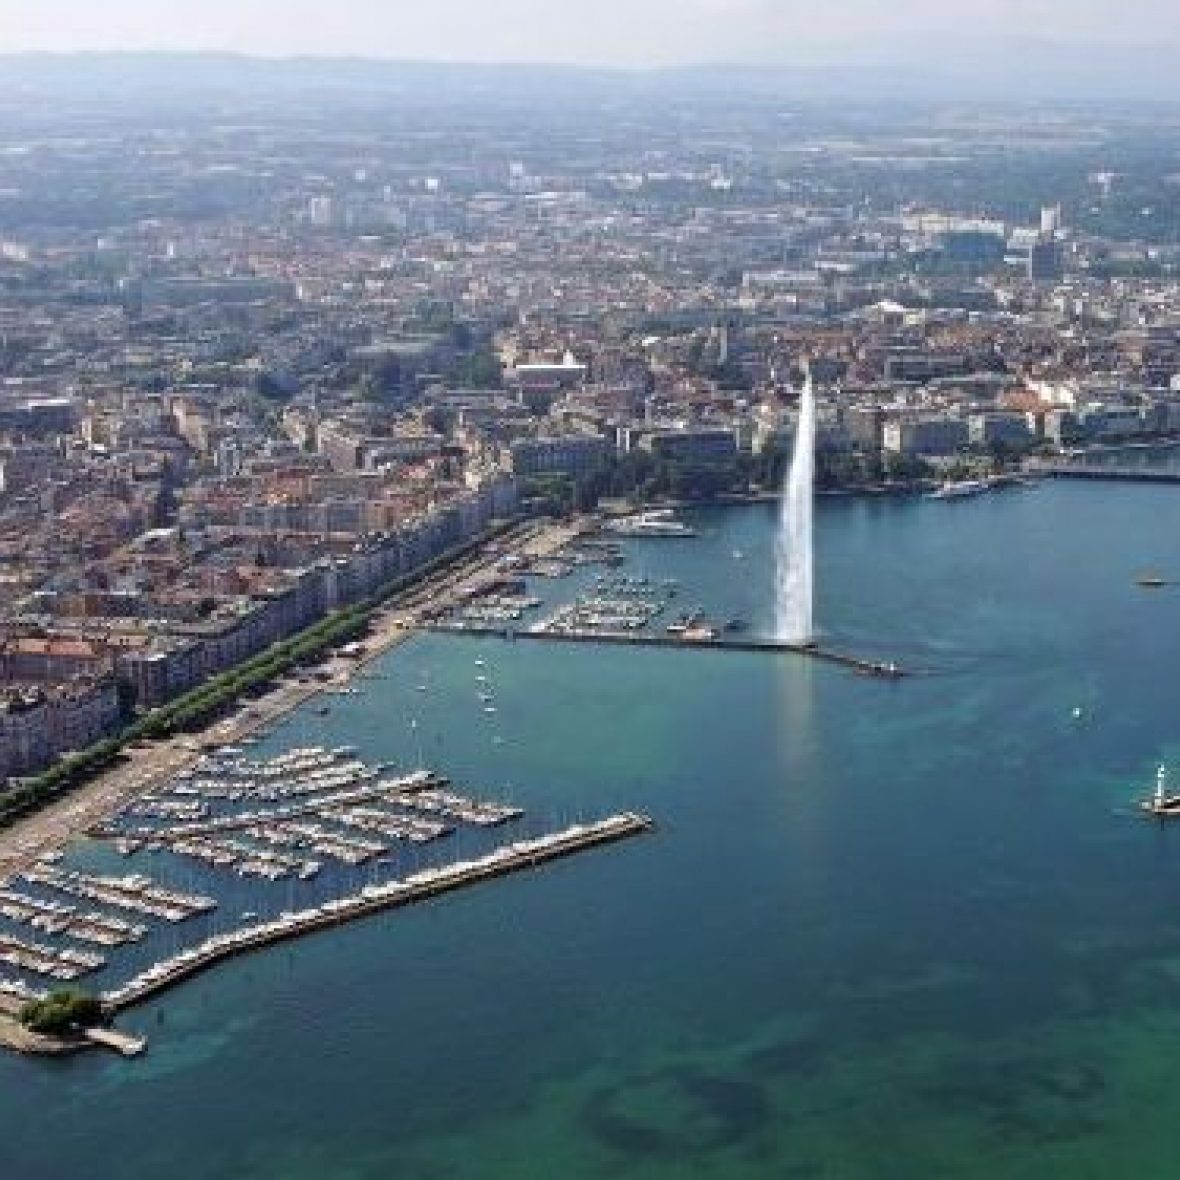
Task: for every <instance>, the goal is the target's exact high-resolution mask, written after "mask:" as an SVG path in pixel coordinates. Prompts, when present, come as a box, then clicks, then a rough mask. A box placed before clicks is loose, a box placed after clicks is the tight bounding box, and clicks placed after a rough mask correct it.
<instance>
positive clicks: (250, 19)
mask: <svg viewBox="0 0 1180 1180" xmlns="http://www.w3.org/2000/svg"><path fill="white" fill-rule="evenodd" d="M1012 39H1021V40H1026V39H1032V40H1044V41H1052V42H1061V43H1063V44H1066V45H1071V44H1090V45H1092V44H1095V43H1099V44H1102V43H1112V42H1114V43H1118V44H1120V45H1123V46H1126V45H1135V44H1143V45H1150V46H1152V47H1154V48H1155V49H1156V50H1157V51H1158V50H1160V49H1161V48H1171V49H1178V50H1180V0H0V52H24V51H28V50H56V51H72V50H145V49H167V50H236V51H240V52H243V53H252V54H262V55H268V56H287V55H296V54H316V55H332V56H335V55H361V56H366V57H378V58H409V59H423V60H434V61H480V62H487V61H491V62H517V61H525V62H553V63H569V64H577V65H607V66H623V67H628V68H643V67H659V66H669V65H684V64H693V63H705V62H710V63H712V62H725V63H754V64H760V65H770V64H783V63H786V62H789V61H790V60H791V59H792V58H793V57H797V56H800V55H807V56H808V57H809V58H812V59H818V60H820V61H823V60H825V59H827V60H836V59H838V58H840V57H841V56H842V55H845V54H849V53H853V54H856V55H868V56H873V55H875V54H880V53H886V52H888V51H889V50H890V49H892V48H894V47H896V48H897V49H898V50H903V51H904V50H912V49H913V48H914V47H915V46H919V47H920V46H924V45H930V46H937V45H946V44H948V43H949V44H951V45H954V46H958V47H959V48H960V49H961V50H962V51H964V52H969V51H970V46H971V44H972V42H973V41H975V40H980V41H990V42H994V41H1005V40H1012Z"/></svg>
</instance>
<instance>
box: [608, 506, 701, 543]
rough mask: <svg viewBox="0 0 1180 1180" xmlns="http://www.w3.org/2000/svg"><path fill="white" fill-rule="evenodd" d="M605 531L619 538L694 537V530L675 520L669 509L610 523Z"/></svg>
mask: <svg viewBox="0 0 1180 1180" xmlns="http://www.w3.org/2000/svg"><path fill="white" fill-rule="evenodd" d="M606 527H607V529H608V530H609V531H610V532H612V533H616V534H618V535H619V536H621V537H695V536H696V535H697V534H696V529H694V528H691V527H690V526H689V525H686V524H685V523H684V522H683V521H681V520H677V519H676V517H675V516H674V515H673V514H672V512H671V510H670V509H667V508H657V509H652V510H651V511H648V512H640V513H637V514H636V515H634V516H624V517H622V518H620V519H619V520H614V521H611V523H610V524H608V525H607V526H606Z"/></svg>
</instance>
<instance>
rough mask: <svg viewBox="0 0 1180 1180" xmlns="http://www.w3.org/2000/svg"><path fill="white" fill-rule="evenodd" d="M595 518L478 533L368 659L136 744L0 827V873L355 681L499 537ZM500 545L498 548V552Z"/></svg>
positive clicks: (406, 604) (534, 548)
mask: <svg viewBox="0 0 1180 1180" xmlns="http://www.w3.org/2000/svg"><path fill="white" fill-rule="evenodd" d="M594 520H595V518H594V517H593V516H581V517H577V518H575V519H574V520H573V521H554V520H547V519H526V520H522V521H517V522H515V523H512V524H510V525H509V526H508V527H507V528H506V529H501V530H499V531H492V532H490V533H489V534H486V535H485V536H483V537H482V538H478V539H477V540H476V542H475V544H474V545H473V547H472V548H470V549H469V550H467V551H463V552H460V553H459V554H457V555H456V556H455V557H454V559H453V560H452V561H450V562H447V563H445V564H443V565H442V566H441V567H440V568H436V569H433V570H429V571H427V572H424V574H423V576H422V578H421V579H420V580H415V581H411V582H410V583H409V584H408V585H406V586H404V587H403V588H401V589H400V590H397V591H396V592H395V593H393V594H392V595H391V596H390V598H389V599H388V600H386V601H385V602H383V603H382V604H381V605H380V606H378V607H377V608H376V609H375V611H374V614H373V616H372V618H371V620H370V622H369V633H368V635H367V636H366V638H365V639H364V641H363V644H364V649H365V650H364V654H363V655H362V656H361V658H360V659H356V658H351V659H350V658H347V657H343V656H340V655H339V654H337V653H328V654H327V655H326V656H325V657H324V658H323V659H321V660H319V661H317V662H316V663H315V664H312V665H309V666H308V668H307V669H306V671H308V672H311V673H312V674H313V679H312V680H311V681H310V682H309V681H306V680H291V679H287V678H284V679H282V680H280V681H279V682H278V683H277V684H276V685H275V686H274V687H273V688H272V689H270V690H268V691H267V692H266V693H265V695H263V696H260V697H256V698H245V699H243V700H242V701H240V702H239V703H238V704H237V705H236V706H235V708H234V711H233V713H232V714H230V716H228V717H222V718H219V719H216V720H213V721H211V722H210V723H209V724H208V725H206V726H204V727H202V728H201V729H199V730H196V731H193V732H192V733H185V734H180V735H173V736H171V737H167V738H163V739H155V740H151V741H148V742H147V743H141V744H137V745H132V744H128V745H127V746H126V747H125V748H124V750H123V751H122V758H123V760H122V761H121V762H120V763H119V764H118V765H116V766H114V767H111V768H110V769H108V770H105V771H103V772H102V773H100V774H98V775H96V776H95V778H93V779H92V780H91V781H89V782H86V783H83V784H82V785H80V786H78V787H76V788H74V789H73V790H71V791H69V792H67V793H66V794H65V795H64V796H62V797H61V798H60V799H58V800H56V801H54V802H53V803H52V804H50V805H49V806H48V807H45V808H43V809H42V810H40V811H37V812H35V813H34V814H32V815H30V816H27V817H24V818H22V819H19V820H17V821H16V822H15V823H13V824H12V825H11V826H10V827H7V828H4V829H3V830H0V878H4V877H9V876H11V875H12V874H13V873H17V872H20V871H22V870H23V869H25V868H27V867H28V866H29V865H31V864H32V863H33V862H35V861H37V860H38V859H40V858H41V857H43V856H44V855H46V854H47V853H50V852H54V851H57V850H58V849H60V848H62V847H63V846H64V845H66V844H68V843H70V842H71V841H73V840H77V839H81V838H84V837H86V836H87V834H88V833H90V832H91V831H92V830H93V829H94V828H96V827H98V826H99V825H101V824H102V823H103V822H104V821H106V820H108V819H109V818H110V817H111V816H112V815H113V814H115V813H116V812H117V811H119V809H120V808H122V807H124V806H126V805H127V803H129V802H131V801H132V800H133V799H135V798H136V797H138V796H139V795H142V794H146V793H148V792H149V791H151V790H152V789H153V788H154V787H156V786H157V785H158V784H159V783H161V782H163V781H166V780H167V779H169V778H171V777H173V776H174V775H175V774H177V773H179V772H180V771H182V770H184V769H186V768H188V767H191V766H192V765H193V764H195V763H196V762H197V761H198V760H199V759H200V757H201V756H202V748H203V747H204V746H207V745H210V744H213V745H232V744H234V742H236V741H241V740H242V739H243V738H246V737H250V736H252V735H254V734H256V733H257V732H258V731H259V730H263V729H267V728H269V727H271V726H274V725H277V724H279V723H280V722H281V721H282V720H283V719H284V718H286V717H288V716H289V715H290V714H292V713H293V712H295V711H296V710H297V709H299V708H300V707H301V706H302V705H305V704H307V702H309V701H311V700H313V699H315V698H316V697H318V696H321V695H323V694H324V693H327V692H331V691H332V690H333V689H334V688H339V687H341V686H343V685H345V684H347V683H348V681H349V680H351V678H352V677H353V676H354V675H355V674H356V673H357V672H358V671H360V670H361V669H362V668H365V667H368V666H369V665H371V664H372V663H374V662H375V661H376V660H378V659H381V658H382V657H383V656H385V655H387V654H388V653H389V652H390V651H392V650H394V649H395V648H397V647H399V646H400V645H401V644H402V643H404V642H406V641H407V640H408V639H410V638H412V637H413V636H414V635H415V634H418V633H419V632H420V631H421V630H422V625H421V623H422V620H421V618H420V615H421V613H422V612H423V611H424V610H425V609H427V608H429V607H432V606H437V604H438V603H439V601H444V600H445V599H446V598H447V597H448V596H452V595H455V594H457V593H458V592H459V591H460V590H461V589H462V588H463V587H464V586H466V585H467V584H468V583H469V582H471V581H473V580H476V579H478V578H480V577H481V576H486V575H488V574H489V573H490V572H491V570H490V568H489V567H491V566H492V565H494V563H495V562H496V561H498V560H499V558H500V556H501V552H500V549H499V546H500V545H501V544H507V546H508V547H509V548H513V549H515V550H517V551H519V552H522V553H526V554H529V555H531V556H546V555H548V554H549V553H552V552H553V551H554V550H557V549H560V548H561V547H562V546H563V545H565V544H568V543H569V541H570V540H572V539H573V538H575V537H576V536H578V535H580V534H581V533H583V532H585V531H586V530H587V529H588V528H589V527H592V525H593V523H594ZM492 545H495V546H497V548H496V549H495V550H492V551H490V550H489V546H492ZM325 673H327V675H325Z"/></svg>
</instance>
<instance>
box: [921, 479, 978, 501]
mask: <svg viewBox="0 0 1180 1180" xmlns="http://www.w3.org/2000/svg"><path fill="white" fill-rule="evenodd" d="M989 490H990V485H989V484H988V482H987V480H985V479H959V480H953V479H948V480H947V481H946V483H944V484H943V485H942V487H940V488H938V489H937V490H936V491H933V492H928V493H927V495H926V499H927V500H962V499H965V498H966V497H968V496H979V495H982V494H983V493H984V492H986V491H989Z"/></svg>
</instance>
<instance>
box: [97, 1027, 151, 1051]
mask: <svg viewBox="0 0 1180 1180" xmlns="http://www.w3.org/2000/svg"><path fill="white" fill-rule="evenodd" d="M82 1035H83V1036H84V1037H85V1038H86V1039H87V1040H88V1041H89V1042H90V1043H91V1044H92V1045H100V1046H102V1048H104V1049H113V1050H114V1051H115V1052H116V1053H118V1054H120V1055H121V1056H123V1057H138V1056H139V1055H140V1054H141V1053H142V1052H143V1051H144V1050H145V1049H146V1048H147V1040H146V1039H145V1038H144V1037H136V1036H132V1035H131V1033H125V1032H120V1031H119V1030H118V1029H117V1028H88V1029H86V1031H85V1032H84V1033H83V1034H82Z"/></svg>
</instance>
